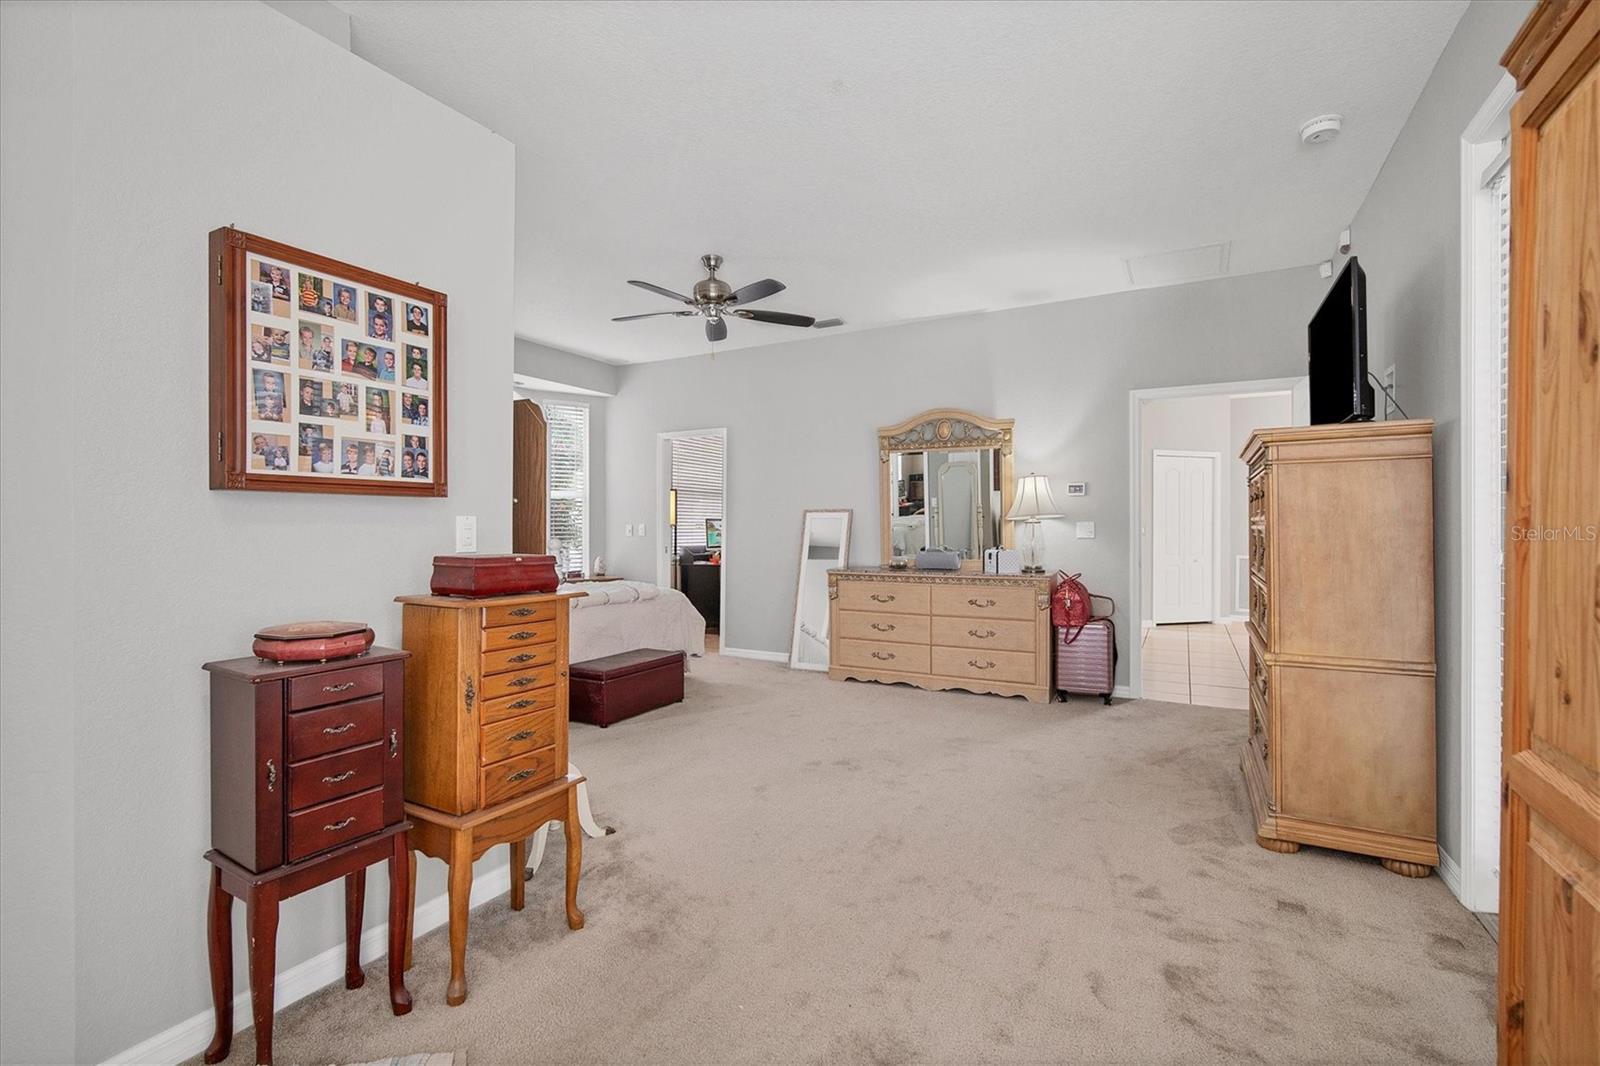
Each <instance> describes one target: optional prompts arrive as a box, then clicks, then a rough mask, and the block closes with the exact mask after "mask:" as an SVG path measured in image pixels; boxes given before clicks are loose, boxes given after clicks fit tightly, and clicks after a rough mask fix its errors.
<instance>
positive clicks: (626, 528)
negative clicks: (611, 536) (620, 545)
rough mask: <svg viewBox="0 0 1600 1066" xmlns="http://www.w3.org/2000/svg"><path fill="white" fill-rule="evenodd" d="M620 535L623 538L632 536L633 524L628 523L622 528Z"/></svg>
mask: <svg viewBox="0 0 1600 1066" xmlns="http://www.w3.org/2000/svg"><path fill="white" fill-rule="evenodd" d="M622 535H623V536H624V537H631V536H633V523H632V522H629V523H628V524H627V525H625V526H623V527H622Z"/></svg>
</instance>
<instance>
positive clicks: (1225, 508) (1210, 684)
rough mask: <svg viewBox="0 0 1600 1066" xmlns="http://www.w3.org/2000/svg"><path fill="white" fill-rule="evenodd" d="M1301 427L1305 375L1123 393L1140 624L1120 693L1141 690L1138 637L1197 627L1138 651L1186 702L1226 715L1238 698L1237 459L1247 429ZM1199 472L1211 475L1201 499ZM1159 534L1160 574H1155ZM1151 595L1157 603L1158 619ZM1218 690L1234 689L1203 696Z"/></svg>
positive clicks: (1242, 573)
mask: <svg viewBox="0 0 1600 1066" xmlns="http://www.w3.org/2000/svg"><path fill="white" fill-rule="evenodd" d="M1309 420H1310V403H1309V390H1308V388H1307V381H1306V379H1305V378H1304V377H1293V378H1267V379H1262V380H1256V381H1226V382H1216V383H1212V384H1205V385H1179V386H1173V387H1170V388H1158V389H1133V390H1130V391H1129V393H1128V467H1129V471H1130V473H1131V475H1132V476H1131V477H1130V478H1129V479H1128V480H1129V498H1128V513H1129V515H1130V516H1131V518H1132V526H1133V530H1132V532H1133V534H1134V535H1132V536H1130V537H1129V538H1128V572H1129V574H1130V575H1132V581H1131V585H1132V588H1131V589H1130V592H1131V593H1132V599H1131V602H1130V603H1129V605H1128V609H1129V613H1130V614H1134V613H1137V616H1138V619H1139V622H1140V627H1139V633H1138V635H1134V634H1129V639H1128V641H1127V650H1128V652H1129V663H1128V666H1129V677H1128V691H1129V694H1130V695H1132V696H1134V697H1135V698H1137V697H1139V696H1141V695H1143V694H1144V692H1145V688H1146V681H1147V677H1146V670H1145V659H1146V646H1147V639H1148V638H1150V637H1151V636H1152V635H1154V634H1157V633H1160V632H1161V630H1159V629H1158V628H1157V625H1158V623H1160V625H1161V626H1164V627H1166V628H1168V629H1172V630H1177V629H1179V628H1180V627H1197V626H1198V627H1206V628H1201V629H1195V630H1192V631H1185V632H1173V633H1171V634H1170V635H1167V636H1164V637H1162V638H1161V639H1159V640H1157V641H1155V642H1154V643H1152V644H1149V645H1148V652H1149V655H1150V656H1151V657H1153V658H1155V659H1158V660H1163V661H1162V662H1161V663H1159V664H1158V665H1159V666H1161V667H1166V670H1165V673H1167V674H1173V673H1175V672H1178V671H1177V670H1176V669H1175V668H1177V667H1179V666H1180V665H1181V673H1182V675H1183V676H1182V678H1181V681H1182V684H1183V687H1184V690H1185V694H1186V696H1189V697H1190V698H1189V699H1188V700H1186V702H1194V703H1205V704H1207V705H1210V706H1228V705H1231V704H1233V703H1236V702H1238V700H1240V699H1242V698H1243V697H1244V696H1245V692H1244V686H1243V684H1242V677H1241V669H1240V667H1241V664H1240V663H1238V662H1235V659H1237V658H1238V655H1237V650H1238V649H1237V647H1236V645H1237V644H1238V643H1239V639H1238V638H1240V637H1242V635H1243V630H1242V629H1241V628H1240V627H1241V626H1242V625H1243V623H1244V621H1245V618H1246V617H1247V616H1248V613H1249V603H1248V600H1249V586H1248V582H1249V557H1248V540H1249V534H1248V530H1249V517H1248V514H1247V510H1248V508H1247V500H1246V494H1245V491H1244V484H1245V470H1244V464H1243V462H1242V461H1240V459H1239V458H1238V456H1239V453H1240V451H1241V450H1243V447H1244V444H1245V442H1246V441H1247V440H1248V439H1249V437H1250V434H1251V432H1253V431H1254V430H1256V429H1259V428H1263V427H1269V426H1285V425H1306V424H1307V423H1308V422H1309ZM1158 451H1159V452H1162V453H1165V454H1166V455H1167V456H1168V457H1169V458H1168V459H1167V460H1166V461H1164V462H1163V471H1162V473H1163V480H1165V481H1167V482H1168V484H1167V486H1166V491H1165V492H1164V493H1162V494H1161V495H1162V496H1164V497H1165V500H1164V502H1163V503H1162V508H1163V517H1162V519H1161V520H1158V518H1157V515H1156V508H1157V492H1156V486H1157V477H1156V469H1155V461H1156V460H1155V457H1156V453H1157V452H1158ZM1205 469H1209V470H1210V489H1209V493H1208V492H1207V490H1206V481H1205V474H1204V473H1203V471H1204V470H1205ZM1186 482H1187V488H1186V487H1185V485H1186ZM1186 494H1187V495H1186ZM1208 497H1209V502H1208ZM1207 516H1209V521H1208V520H1207ZM1158 528H1159V529H1161V530H1162V531H1163V532H1161V533H1160V536H1159V542H1160V549H1161V552H1162V555H1163V557H1164V558H1163V563H1164V565H1165V567H1166V571H1165V574H1164V576H1163V575H1159V574H1158V573H1157V561H1156V552H1157V543H1158V536H1157V530H1158ZM1208 529H1209V543H1208V541H1207V536H1208V534H1207V530H1208ZM1169 535H1170V537H1169ZM1196 547H1198V549H1199V550H1198V554H1199V555H1200V560H1199V561H1198V562H1197V561H1196V560H1195V555H1196V554H1197V552H1196V550H1195V549H1196ZM1158 589H1159V590H1160V592H1159V594H1160V595H1161V596H1162V598H1163V601H1164V602H1163V604H1162V610H1161V612H1160V613H1159V614H1158V613H1157V611H1156V597H1157V595H1158ZM1179 658H1181V659H1182V663H1181V664H1179V663H1178V662H1177V661H1176V660H1177V659H1179ZM1196 671H1198V673H1197V672H1196ZM1158 672H1161V671H1159V670H1158ZM1200 674H1204V675H1208V676H1199V675H1200ZM1177 680H1179V679H1177V678H1169V677H1164V678H1159V679H1157V684H1156V685H1155V687H1156V688H1158V689H1162V690H1166V689H1171V688H1175V685H1173V684H1162V683H1160V682H1175V681H1177ZM1220 689H1229V690H1232V689H1237V690H1238V691H1237V692H1236V693H1235V692H1231V691H1229V692H1219V691H1210V690H1220ZM1161 698H1166V697H1161Z"/></svg>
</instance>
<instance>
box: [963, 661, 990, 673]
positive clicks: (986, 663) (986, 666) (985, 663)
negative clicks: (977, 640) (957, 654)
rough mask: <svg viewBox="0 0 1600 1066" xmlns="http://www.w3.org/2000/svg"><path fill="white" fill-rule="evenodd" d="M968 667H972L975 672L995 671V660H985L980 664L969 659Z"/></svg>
mask: <svg viewBox="0 0 1600 1066" xmlns="http://www.w3.org/2000/svg"><path fill="white" fill-rule="evenodd" d="M967 665H968V666H970V667H972V668H973V669H974V670H993V669H994V660H993V659H985V660H983V662H981V663H980V662H979V661H978V660H976V659H968V660H967Z"/></svg>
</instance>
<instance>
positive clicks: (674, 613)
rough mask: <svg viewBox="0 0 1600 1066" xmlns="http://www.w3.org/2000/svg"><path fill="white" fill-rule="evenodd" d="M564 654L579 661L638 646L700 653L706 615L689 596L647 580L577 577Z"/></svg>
mask: <svg viewBox="0 0 1600 1066" xmlns="http://www.w3.org/2000/svg"><path fill="white" fill-rule="evenodd" d="M561 591H562V592H584V593H587V595H585V596H580V597H578V598H577V599H574V600H572V601H571V603H572V616H571V617H572V620H571V624H570V628H569V634H570V638H569V639H570V645H571V646H570V648H569V649H568V653H567V658H568V660H569V661H571V662H575V663H581V662H584V661H586V660H589V659H598V658H600V657H601V656H603V655H615V654H616V653H617V652H619V651H633V650H635V649H637V648H660V649H661V650H663V651H682V652H685V653H687V654H688V655H691V656H694V655H704V654H705V650H706V620H705V619H704V618H702V617H701V616H700V612H699V611H697V610H695V609H694V605H693V604H691V603H690V602H689V599H688V597H687V596H685V595H684V594H683V593H681V592H679V591H677V590H676V589H664V588H661V587H660V586H658V585H653V584H651V583H650V582H648V581H575V582H573V583H572V584H570V585H562V586H561Z"/></svg>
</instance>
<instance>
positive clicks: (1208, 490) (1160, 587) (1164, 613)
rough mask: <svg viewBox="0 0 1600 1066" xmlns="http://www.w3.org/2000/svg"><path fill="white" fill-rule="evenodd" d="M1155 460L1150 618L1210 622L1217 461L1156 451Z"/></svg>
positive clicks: (1209, 457)
mask: <svg viewBox="0 0 1600 1066" xmlns="http://www.w3.org/2000/svg"><path fill="white" fill-rule="evenodd" d="M1151 461H1152V464H1153V467H1154V469H1153V471H1152V476H1151V485H1152V489H1153V493H1152V500H1151V502H1152V505H1153V510H1154V514H1153V515H1152V516H1151V518H1152V521H1151V530H1150V532H1151V566H1152V569H1153V570H1154V573H1153V574H1152V575H1151V578H1152V581H1153V585H1152V587H1151V602H1150V607H1151V617H1152V619H1153V620H1154V621H1155V622H1156V623H1158V624H1159V623H1162V622H1209V621H1211V620H1212V617H1211V616H1212V610H1213V606H1214V604H1215V603H1216V596H1215V593H1214V590H1213V589H1212V580H1213V576H1214V574H1215V570H1216V567H1215V566H1214V565H1213V564H1214V558H1213V548H1212V537H1213V528H1214V509H1215V507H1216V488H1217V486H1216V459H1215V457H1214V456H1211V455H1207V454H1196V453H1193V452H1163V451H1157V452H1155V453H1154V454H1153V455H1152V457H1151Z"/></svg>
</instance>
